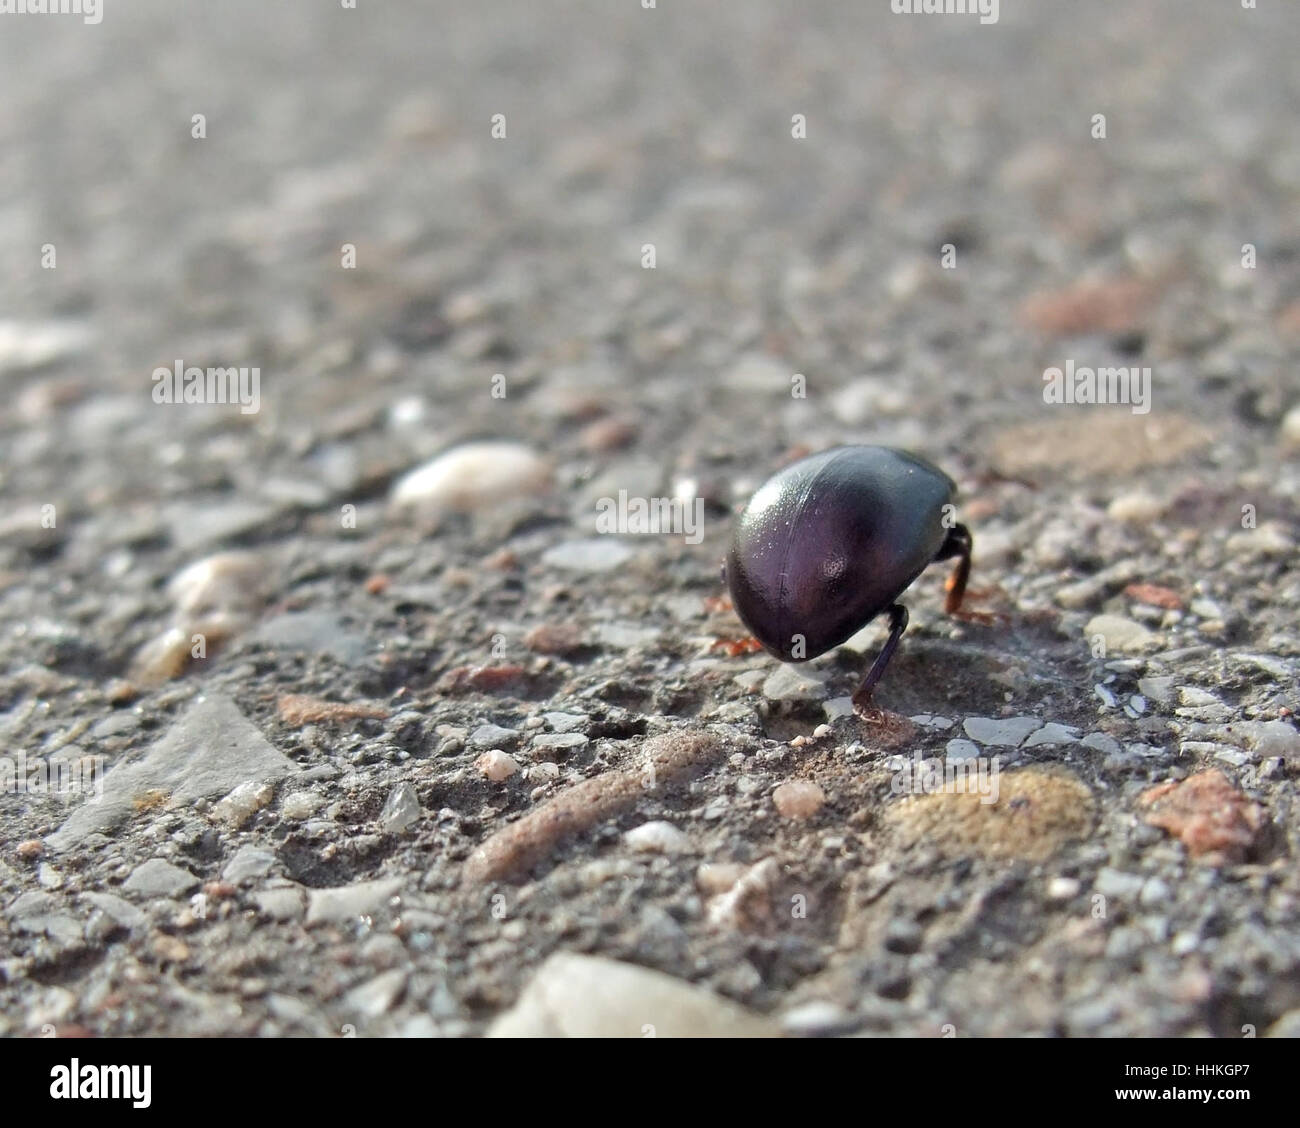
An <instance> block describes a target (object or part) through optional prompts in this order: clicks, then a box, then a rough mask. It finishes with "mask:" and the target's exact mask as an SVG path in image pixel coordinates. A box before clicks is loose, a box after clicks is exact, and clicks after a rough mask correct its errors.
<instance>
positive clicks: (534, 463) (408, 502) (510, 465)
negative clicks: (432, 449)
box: [391, 441, 551, 513]
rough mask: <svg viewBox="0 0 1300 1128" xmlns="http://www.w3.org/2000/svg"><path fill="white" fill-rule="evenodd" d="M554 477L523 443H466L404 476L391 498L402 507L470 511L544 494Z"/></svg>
mask: <svg viewBox="0 0 1300 1128" xmlns="http://www.w3.org/2000/svg"><path fill="white" fill-rule="evenodd" d="M550 476H551V471H550V466H549V464H548V463H547V462H546V460H545V459H543V458H542V457H541V456H540V455H538V454H537V453H536V452H535V451H533V450H532V449H531V448H529V447H526V446H523V445H521V444H519V443H512V442H499V441H490V442H473V443H465V444H464V445H462V446H458V447H454V448H452V449H451V450H448V451H445V452H444V453H443V454H440V455H438V457H437V458H434V459H433V460H432V461H430V462H426V463H425V464H424V465H423V466H420V467H417V468H416V469H414V470H412V471H411V472H410V473H408V474H406V475H405V476H404V477H402V478H401V479H399V480H398V481H397V483H396V484H395V485H394V486H393V490H392V494H391V500H392V504H393V505H394V506H397V507H399V508H404V507H410V508H417V509H423V510H428V511H433V512H441V511H451V512H459V513H467V512H472V511H474V510H478V509H487V508H489V507H491V506H493V505H496V504H498V503H499V502H503V501H508V500H510V499H512V498H515V497H518V496H519V495H520V494H535V493H540V492H541V491H542V490H544V489H545V488H546V487H547V486H548V485H549V484H550Z"/></svg>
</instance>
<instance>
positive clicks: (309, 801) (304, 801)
mask: <svg viewBox="0 0 1300 1128" xmlns="http://www.w3.org/2000/svg"><path fill="white" fill-rule="evenodd" d="M324 805H325V800H324V799H323V798H322V797H321V796H319V795H317V794H315V793H314V792H311V791H295V792H294V793H293V794H292V795H287V796H285V798H284V801H283V802H282V803H281V804H280V812H281V814H283V815H284V817H285V818H287V819H309V818H311V817H312V815H314V814H315V813H316V812H317V811H319V810H320V809H321V807H323V806H324Z"/></svg>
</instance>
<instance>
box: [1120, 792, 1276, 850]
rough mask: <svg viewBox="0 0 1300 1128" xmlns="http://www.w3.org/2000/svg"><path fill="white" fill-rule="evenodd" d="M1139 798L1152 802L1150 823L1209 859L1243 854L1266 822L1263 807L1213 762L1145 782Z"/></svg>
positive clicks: (1253, 844)
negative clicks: (1175, 779) (1177, 777)
mask: <svg viewBox="0 0 1300 1128" xmlns="http://www.w3.org/2000/svg"><path fill="white" fill-rule="evenodd" d="M1138 802H1139V803H1140V804H1141V805H1142V806H1143V807H1150V808H1151V810H1150V813H1149V814H1148V815H1147V816H1146V821H1147V822H1148V823H1149V824H1150V825H1152V826H1158V827H1160V828H1161V829H1162V830H1167V831H1168V832H1169V833H1170V834H1173V835H1176V836H1177V837H1178V838H1179V839H1180V840H1181V841H1182V843H1183V845H1184V846H1186V847H1187V852H1188V853H1189V854H1190V855H1191V856H1192V857H1194V858H1199V859H1200V860H1201V861H1203V862H1205V863H1206V864H1208V865H1215V866H1221V865H1226V864H1228V863H1231V862H1240V861H1242V860H1244V859H1245V858H1246V856H1247V855H1248V854H1249V853H1250V851H1251V849H1252V848H1253V847H1254V846H1255V844H1256V843H1257V841H1258V840H1259V838H1260V837H1261V835H1262V833H1263V831H1264V829H1265V827H1266V826H1267V825H1268V814H1267V812H1266V811H1265V810H1264V808H1263V807H1262V806H1260V804H1258V803H1256V802H1255V801H1254V800H1253V799H1250V798H1248V797H1247V796H1246V795H1244V794H1243V793H1242V792H1240V791H1238V790H1237V788H1236V787H1234V786H1233V785H1232V783H1231V782H1230V781H1229V780H1228V777H1227V776H1225V775H1224V774H1223V773H1222V772H1220V771H1217V770H1215V769H1213V768H1211V769H1210V770H1208V771H1203V772H1197V773H1196V774H1195V775H1193V776H1188V777H1187V779H1185V780H1183V781H1182V782H1181V783H1162V784H1158V785H1157V786H1155V787H1152V788H1149V789H1148V790H1146V791H1144V792H1143V793H1142V795H1141V797H1140V798H1139V799H1138Z"/></svg>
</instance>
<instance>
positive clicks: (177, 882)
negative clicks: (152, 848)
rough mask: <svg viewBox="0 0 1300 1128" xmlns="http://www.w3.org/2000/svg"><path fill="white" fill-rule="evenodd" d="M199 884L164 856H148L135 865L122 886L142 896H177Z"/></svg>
mask: <svg viewBox="0 0 1300 1128" xmlns="http://www.w3.org/2000/svg"><path fill="white" fill-rule="evenodd" d="M198 884H199V879H198V878H197V877H195V876H194V875H193V874H192V873H190V871H189V870H185V869H181V868H180V866H174V865H172V864H171V862H169V861H167V860H166V859H165V858H150V859H149V860H148V861H147V862H145V863H143V864H142V865H139V866H137V867H136V868H135V869H134V870H133V871H132V872H131V876H130V877H128V878H127V879H126V882H125V884H123V886H122V888H123V889H125V890H126V891H127V892H128V893H139V894H140V895H141V896H143V897H179V896H180V895H181V894H182V893H187V892H189V891H190V890H191V889H193V888H194V887H195V886H197V885H198Z"/></svg>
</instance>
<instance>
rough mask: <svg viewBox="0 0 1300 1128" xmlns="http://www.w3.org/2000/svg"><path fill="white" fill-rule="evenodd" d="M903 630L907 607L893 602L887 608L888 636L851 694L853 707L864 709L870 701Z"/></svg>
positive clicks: (905, 627)
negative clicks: (865, 674)
mask: <svg viewBox="0 0 1300 1128" xmlns="http://www.w3.org/2000/svg"><path fill="white" fill-rule="evenodd" d="M905 630H907V608H906V607H904V606H903V605H902V604H901V603H895V604H894V605H893V606H892V607H891V608H890V609H889V637H888V638H887V639H886V640H885V645H884V646H883V647H881V650H880V653H879V654H877V655H876V660H875V661H874V662H872V663H871V669H869V670H868V671H867V676H866V677H865V678H863V679H862V684H861V685H860V686H858V688H857V691H856V692H855V693H854V694H853V705H854V708H856V709H865V708H866V707H867V705H868V704H869V703H870V701H871V691H872V690H873V689H875V687H876V682H878V681H879V680H880V676H881V675H882V674H883V673H884V672H885V667H886V666H888V665H889V660H890V659H891V658H892V657H893V656H894V651H895V650H897V649H898V640H899V639H900V638H902V637H903V632H904V631H905Z"/></svg>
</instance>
